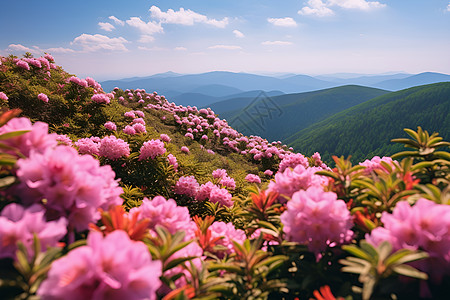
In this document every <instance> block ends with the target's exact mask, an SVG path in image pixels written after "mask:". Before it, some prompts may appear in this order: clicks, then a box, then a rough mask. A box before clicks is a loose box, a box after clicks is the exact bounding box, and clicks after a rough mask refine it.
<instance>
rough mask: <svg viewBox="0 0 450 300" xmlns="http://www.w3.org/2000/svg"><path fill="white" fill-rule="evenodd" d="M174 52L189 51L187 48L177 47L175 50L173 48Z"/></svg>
mask: <svg viewBox="0 0 450 300" xmlns="http://www.w3.org/2000/svg"><path fill="white" fill-rule="evenodd" d="M173 50H176V51H187V48H185V47H175V48H173Z"/></svg>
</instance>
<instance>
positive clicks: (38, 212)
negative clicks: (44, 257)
mask: <svg viewBox="0 0 450 300" xmlns="http://www.w3.org/2000/svg"><path fill="white" fill-rule="evenodd" d="M44 214H45V210H44V208H43V207H42V206H41V205H38V204H34V205H32V206H30V207H29V208H24V207H22V206H20V205H19V204H16V203H12V204H9V205H7V206H5V207H4V208H3V210H2V212H1V214H0V241H2V243H1V247H0V258H5V257H10V258H15V257H16V250H17V242H19V241H20V242H22V243H23V244H24V245H25V247H26V249H27V250H28V253H29V254H30V255H32V254H33V253H34V250H33V235H34V234H36V235H37V237H38V238H39V240H40V242H41V250H42V251H46V250H47V247H56V246H57V243H58V241H59V240H61V239H62V238H63V237H64V236H65V235H66V233H67V228H66V226H67V220H66V219H65V218H60V219H58V220H55V221H50V222H46V219H45V216H44Z"/></svg>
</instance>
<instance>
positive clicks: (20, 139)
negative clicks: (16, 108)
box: [0, 118, 57, 156]
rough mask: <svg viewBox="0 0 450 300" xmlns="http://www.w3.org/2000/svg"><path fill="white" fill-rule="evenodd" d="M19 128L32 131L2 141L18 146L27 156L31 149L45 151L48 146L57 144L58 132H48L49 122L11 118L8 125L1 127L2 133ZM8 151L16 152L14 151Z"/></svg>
mask: <svg viewBox="0 0 450 300" xmlns="http://www.w3.org/2000/svg"><path fill="white" fill-rule="evenodd" d="M19 130H29V131H30V132H27V133H25V134H22V135H20V136H17V137H13V138H10V139H7V140H3V141H2V143H4V144H6V145H7V146H10V147H14V148H17V149H18V150H19V151H20V152H21V153H22V154H23V155H25V156H29V154H30V152H31V150H33V151H37V152H39V153H43V152H44V151H45V150H46V149H47V148H51V147H55V146H56V145H57V141H56V137H57V135H56V133H52V134H48V124H47V123H43V122H36V123H34V124H31V121H30V120H29V119H27V118H14V119H12V120H10V121H9V122H8V123H6V125H4V126H2V127H0V134H4V133H7V132H13V131H19ZM6 152H8V153H11V154H15V152H14V151H6Z"/></svg>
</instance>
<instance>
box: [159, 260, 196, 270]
mask: <svg viewBox="0 0 450 300" xmlns="http://www.w3.org/2000/svg"><path fill="white" fill-rule="evenodd" d="M194 258H197V256H186V257H178V258H174V259H171V260H170V261H169V262H168V263H167V264H166V265H165V266H164V268H163V271H167V270H170V269H172V268H175V267H176V266H178V265H181V264H183V263H185V262H187V261H189V260H192V259H194Z"/></svg>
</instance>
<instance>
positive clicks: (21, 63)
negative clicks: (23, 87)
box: [16, 60, 30, 71]
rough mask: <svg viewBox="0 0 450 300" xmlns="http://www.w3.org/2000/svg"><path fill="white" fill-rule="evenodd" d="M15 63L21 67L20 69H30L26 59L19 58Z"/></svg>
mask: <svg viewBox="0 0 450 300" xmlns="http://www.w3.org/2000/svg"><path fill="white" fill-rule="evenodd" d="M16 65H17V66H18V67H21V68H22V69H25V70H28V71H29V70H30V65H29V64H28V63H27V62H26V61H23V60H19V61H17V62H16Z"/></svg>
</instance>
